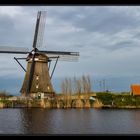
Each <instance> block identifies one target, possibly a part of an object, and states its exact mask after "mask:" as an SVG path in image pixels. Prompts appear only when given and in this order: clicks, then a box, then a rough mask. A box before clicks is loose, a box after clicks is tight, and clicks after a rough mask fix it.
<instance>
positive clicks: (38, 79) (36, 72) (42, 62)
mask: <svg viewBox="0 0 140 140" xmlns="http://www.w3.org/2000/svg"><path fill="white" fill-rule="evenodd" d="M45 18H46V11H39V12H38V14H37V20H36V27H35V34H34V40H33V46H32V49H33V50H32V51H22V50H21V51H20V50H19V49H18V50H11V49H9V50H0V53H11V54H28V55H27V57H26V58H15V57H14V59H15V60H16V61H17V62H18V64H19V65H20V66H21V67H22V68H23V70H24V71H25V72H26V73H25V77H24V81H23V84H22V87H21V90H20V92H21V95H22V96H25V97H33V98H38V97H39V98H52V97H54V95H55V92H54V89H53V86H52V83H51V78H52V75H53V72H54V70H55V67H56V64H57V61H58V59H59V60H66V61H75V60H77V58H78V56H79V53H78V52H64V51H44V50H39V49H38V48H39V47H40V46H41V43H42V40H43V32H44V27H45ZM19 59H26V61H27V68H26V69H25V68H24V67H23V66H22V65H21V63H20V62H19V61H18V60H19ZM54 60H56V62H55V65H54V68H53V71H52V73H51V75H50V73H49V68H50V63H51V61H54Z"/></svg>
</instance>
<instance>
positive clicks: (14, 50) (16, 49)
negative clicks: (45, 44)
mask: <svg viewBox="0 0 140 140" xmlns="http://www.w3.org/2000/svg"><path fill="white" fill-rule="evenodd" d="M0 53H11V54H12V53H13V54H27V53H29V50H28V48H22V47H9V46H0Z"/></svg>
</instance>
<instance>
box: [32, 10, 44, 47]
mask: <svg viewBox="0 0 140 140" xmlns="http://www.w3.org/2000/svg"><path fill="white" fill-rule="evenodd" d="M45 21H46V11H39V12H38V14H37V21H36V28H35V34H34V42H33V48H38V47H40V46H41V44H42V41H43V35H44V28H45Z"/></svg>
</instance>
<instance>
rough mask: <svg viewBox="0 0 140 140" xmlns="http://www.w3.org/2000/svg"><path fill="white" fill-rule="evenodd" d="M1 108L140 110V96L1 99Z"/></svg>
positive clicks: (112, 94) (115, 95) (90, 95)
mask: <svg viewBox="0 0 140 140" xmlns="http://www.w3.org/2000/svg"><path fill="white" fill-rule="evenodd" d="M91 97H92V98H91ZM0 108H58V109H59V108H98V109H102V108H113V109H115V108H117V109H119V108H120V109H123V108H124V109H138V108H139V109H140V96H133V95H129V94H128V93H127V94H114V93H106V92H100V93H96V94H95V93H94V94H93V93H92V94H89V95H88V96H87V95H84V94H82V95H81V96H78V95H72V96H67V97H66V96H63V95H62V96H60V95H57V96H56V97H55V98H54V99H51V100H48V99H33V98H23V97H20V96H19V97H8V98H4V99H0Z"/></svg>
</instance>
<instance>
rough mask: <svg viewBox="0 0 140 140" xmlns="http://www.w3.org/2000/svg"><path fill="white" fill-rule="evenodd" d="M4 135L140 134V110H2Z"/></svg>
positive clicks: (1, 118)
mask: <svg viewBox="0 0 140 140" xmlns="http://www.w3.org/2000/svg"><path fill="white" fill-rule="evenodd" d="M0 134H140V110H126V109H125V110H124V109H120V110H119V109H115V110H113V109H39V108H32V109H29V108H28V109H27V108H23V109H21V108H16V109H0Z"/></svg>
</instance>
